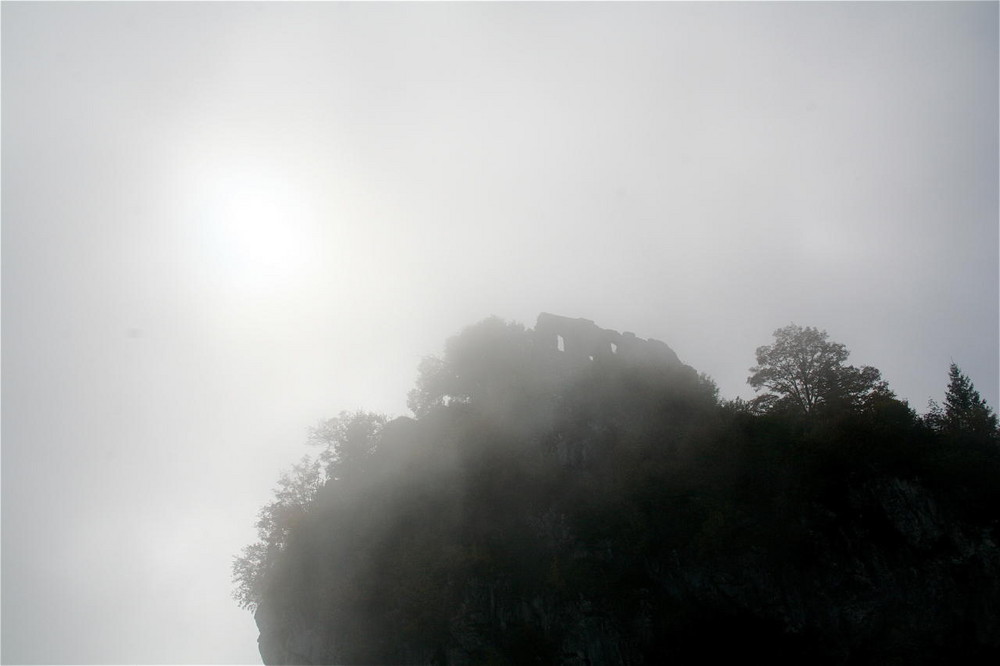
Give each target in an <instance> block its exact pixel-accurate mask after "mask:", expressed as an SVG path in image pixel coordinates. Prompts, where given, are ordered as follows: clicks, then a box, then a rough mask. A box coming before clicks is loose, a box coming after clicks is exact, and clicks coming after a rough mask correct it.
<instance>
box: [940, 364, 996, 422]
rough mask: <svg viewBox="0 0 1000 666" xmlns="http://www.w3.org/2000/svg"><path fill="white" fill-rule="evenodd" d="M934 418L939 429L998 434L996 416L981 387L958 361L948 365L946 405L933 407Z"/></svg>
mask: <svg viewBox="0 0 1000 666" xmlns="http://www.w3.org/2000/svg"><path fill="white" fill-rule="evenodd" d="M931 422H932V424H934V425H935V426H937V428H938V429H939V430H943V431H946V432H952V433H958V432H964V433H968V434H973V435H980V436H989V437H997V436H998V432H997V416H996V414H994V413H993V410H991V409H990V407H989V405H988V404H986V400H984V399H983V398H982V397H981V396H980V395H979V391H977V390H976V387H975V386H974V385H973V383H972V380H970V379H969V377H968V376H966V375H965V374H964V373H963V372H962V371H961V370H960V369H959V367H958V365H956V364H955V363H952V364H951V367H950V368H949V369H948V390H947V392H946V393H945V397H944V408H943V409H941V408H938V409H937V410H932V414H931Z"/></svg>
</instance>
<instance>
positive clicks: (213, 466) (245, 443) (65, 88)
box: [0, 2, 1000, 664]
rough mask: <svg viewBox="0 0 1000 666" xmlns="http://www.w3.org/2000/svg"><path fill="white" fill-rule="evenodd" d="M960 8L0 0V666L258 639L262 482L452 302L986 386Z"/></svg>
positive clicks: (979, 62) (371, 399)
mask: <svg viewBox="0 0 1000 666" xmlns="http://www.w3.org/2000/svg"><path fill="white" fill-rule="evenodd" d="M998 6H1000V5H998V4H997V3H995V2H992V3H989V2H984V3H886V4H870V3H860V4H859V3H849V4H848V3H725V4H723V3H696V4H681V3H640V4H619V3H607V4H606V3H584V4H572V3H554V4H536V3H528V4H522V3H517V4H507V3H496V4H494V3H489V4H482V3H469V4H439V3H433V4H424V3H412V4H411V3H406V4H383V3H362V4H347V3H306V4H288V3H254V4H231V3H211V4H203V3H166V4H159V3H157V4H153V3H65V4H64V3H11V2H4V3H3V5H2V10H0V24H2V40H0V44H2V46H0V49H2V52H0V56H2V102H0V105H2V106H0V113H2V117H0V123H2V208H0V213H2V241H0V248H2V264H0V265H2V283H0V284H2V486H0V487H2V641H0V645H2V653H0V658H2V661H3V662H4V663H76V664H83V663H105V664H124V663H173V664H180V663H199V664H231V663H260V657H259V654H258V652H257V645H256V638H257V631H256V627H255V625H254V622H253V618H252V616H251V615H250V614H249V613H248V612H246V611H243V610H240V609H239V608H238V607H237V606H236V604H235V603H234V602H233V601H232V599H231V598H230V591H231V582H230V569H231V564H232V559H233V557H234V556H235V555H236V554H238V552H239V551H240V549H241V548H242V547H243V546H244V545H246V544H248V543H250V542H252V541H253V540H254V539H255V530H254V522H255V517H256V512H257V510H258V509H259V507H261V506H262V505H263V504H265V503H266V502H267V501H268V500H269V499H270V493H271V489H272V488H273V487H274V485H275V482H276V480H277V478H278V475H279V473H280V472H281V470H283V469H285V468H287V467H288V466H290V465H291V464H292V463H294V462H296V461H297V460H298V459H299V458H300V457H301V456H302V455H304V454H306V453H310V452H313V453H315V452H316V451H312V450H311V449H310V448H309V447H308V446H307V445H306V438H307V434H308V431H309V428H310V427H312V426H315V425H316V424H317V423H318V422H319V421H320V420H321V419H324V418H330V417H333V416H336V415H337V414H338V413H339V412H341V411H342V410H355V409H367V410H374V411H380V412H384V413H387V414H389V415H392V416H395V415H404V414H407V410H406V393H407V391H408V390H409V389H410V388H411V387H412V386H413V383H414V380H415V378H416V371H417V365H418V363H419V362H420V359H421V358H423V357H424V356H426V355H431V354H439V353H440V352H441V351H442V349H443V345H444V342H445V340H446V339H447V338H448V337H449V336H451V335H454V334H456V333H458V332H459V331H460V330H461V329H462V328H463V327H464V326H466V325H469V324H472V323H475V322H477V321H479V320H481V319H483V318H485V317H487V316H490V315H497V316H499V317H502V318H504V319H508V320H514V321H518V322H521V323H523V324H525V325H526V326H529V327H530V326H533V325H534V321H535V318H536V317H537V315H538V313H540V312H543V311H545V312H553V313H556V314H560V315H565V316H571V317H585V318H587V319H591V320H593V321H595V322H596V323H597V324H598V325H599V326H601V327H603V328H611V329H615V330H619V331H633V332H634V333H636V335H638V336H639V337H643V338H656V339H659V340H663V341H664V342H666V343H667V344H669V345H670V346H671V347H672V348H673V349H674V351H676V352H677V354H678V355H679V356H680V358H681V359H682V360H683V361H684V362H686V363H688V364H689V365H692V366H694V367H695V368H696V369H697V370H699V371H701V372H705V373H707V374H709V375H710V376H712V377H713V378H714V379H715V380H716V382H717V383H718V385H719V388H720V392H721V394H722V397H723V398H727V399H728V398H735V397H737V396H741V397H744V398H748V397H752V395H753V392H752V390H751V389H750V388H749V387H748V386H747V384H746V378H747V376H748V374H749V373H748V368H749V367H750V366H752V365H754V350H755V349H756V348H757V347H758V346H760V345H765V344H768V343H769V342H771V340H772V333H773V332H774V330H775V329H777V328H780V327H782V326H785V325H787V324H789V323H792V322H794V323H796V324H799V325H802V326H815V327H818V328H821V329H824V330H826V331H827V332H828V333H829V335H830V339H831V340H833V341H836V342H841V343H844V344H846V345H847V347H848V348H849V349H850V350H851V352H852V355H851V358H850V362H851V363H854V364H858V365H861V364H865V365H873V366H875V367H877V368H879V369H880V370H881V371H882V374H883V376H884V378H885V379H886V380H888V382H889V384H890V386H891V387H892V388H893V389H894V390H895V392H896V393H897V395H899V397H901V398H903V399H905V400H907V401H909V403H910V405H911V406H912V407H913V408H914V409H916V410H917V411H918V412H920V413H923V412H925V411H926V407H927V402H928V400H929V399H931V398H933V399H936V400H938V401H941V400H942V399H943V396H944V390H945V386H946V385H947V379H948V367H949V364H950V363H952V362H955V363H957V364H958V365H959V366H960V367H961V368H962V369H963V371H964V372H965V373H966V374H967V375H969V376H970V378H971V379H972V381H973V382H974V384H975V386H976V387H977V389H978V390H979V391H980V393H981V394H982V396H983V397H984V398H986V399H987V400H988V402H989V404H990V405H991V406H992V407H993V408H994V409H995V408H996V407H997V405H998V396H1000V389H998V384H1000V380H998V374H1000V371H998V366H1000V360H998V350H1000V334H998V321H1000V312H998V307H1000V306H998V303H1000V294H998V284H1000V274H998V227H1000V222H998V198H1000V193H998V182H1000V173H998V153H1000V148H998V124H1000V123H998V118H1000V115H998V98H1000V95H998V78H1000V76H998V62H1000V56H998Z"/></svg>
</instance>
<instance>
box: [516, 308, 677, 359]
mask: <svg viewBox="0 0 1000 666" xmlns="http://www.w3.org/2000/svg"><path fill="white" fill-rule="evenodd" d="M534 339H535V346H536V348H538V349H541V350H544V351H549V352H552V353H554V354H555V353H559V352H560V351H561V352H562V354H564V355H565V356H566V358H567V359H572V360H575V361H578V362H580V363H583V362H586V361H592V360H595V359H598V358H606V357H609V356H614V357H617V358H620V359H621V360H623V361H627V362H630V363H641V364H646V363H654V364H666V365H682V364H681V361H680V359H679V358H678V357H677V354H675V353H674V350H672V349H671V348H670V347H668V346H667V345H666V344H665V343H663V342H660V341H659V340H653V339H649V340H644V339H642V338H637V337H636V336H635V333H629V332H625V333H619V332H618V331H613V330H610V329H605V328H601V327H599V326H597V325H596V324H595V323H594V322H592V321H591V320H589V319H583V318H582V317H581V318H578V319H574V318H572V317H561V316H559V315H554V314H549V313H548V312H543V313H542V314H540V315H538V322H537V323H536V324H535V331H534Z"/></svg>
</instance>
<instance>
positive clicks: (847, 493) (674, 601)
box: [255, 314, 1000, 666]
mask: <svg viewBox="0 0 1000 666" xmlns="http://www.w3.org/2000/svg"><path fill="white" fill-rule="evenodd" d="M411 403H412V406H413V407H414V413H415V414H416V415H417V418H399V419H396V420H393V421H385V420H384V419H382V420H379V419H376V418H373V417H372V416H371V415H365V414H354V415H341V417H340V418H339V419H335V420H333V421H331V424H332V425H331V430H330V432H331V433H334V434H332V435H330V437H329V440H328V444H329V448H328V452H329V454H330V455H328V456H327V458H325V460H326V461H327V463H328V468H327V479H328V480H326V481H325V482H324V483H322V484H320V485H319V486H318V488H317V490H316V492H315V495H314V496H312V497H311V499H310V500H309V502H308V503H306V504H303V505H302V506H301V507H298V509H297V512H294V513H295V520H294V521H290V522H289V525H288V527H287V530H286V531H285V532H283V534H286V538H285V541H284V542H283V543H282V544H280V548H277V547H276V549H275V551H274V552H273V553H272V556H270V558H269V559H268V561H267V562H266V567H265V570H264V571H262V573H261V575H260V597H259V604H258V605H257V608H256V615H255V618H256V621H257V624H258V627H259V628H260V639H259V640H260V652H261V656H262V657H263V660H264V662H265V663H266V664H447V665H449V666H459V665H473V664H532V663H534V664H563V665H567V666H569V665H572V666H584V665H588V666H596V665H607V666H624V665H635V664H663V663H679V664H689V663H690V664H693V663H702V662H703V661H705V660H706V659H712V658H720V659H729V658H738V659H740V660H747V659H758V658H759V659H766V660H767V662H768V663H783V664H784V663H787V664H792V663H794V664H801V663H818V664H939V663H940V664H944V663H987V662H989V663H1000V662H996V661H995V660H996V659H997V657H1000V549H998V546H997V529H998V517H1000V495H998V491H997V485H998V481H1000V455H998V453H997V448H998V447H997V446H996V442H995V441H994V440H993V439H990V438H986V439H982V438H979V439H977V438H975V437H972V436H967V434H966V435H960V434H956V433H951V434H947V433H942V432H939V431H936V430H934V429H933V428H931V427H930V426H928V424H927V423H926V422H925V420H923V419H921V418H920V417H917V416H916V415H915V414H914V413H913V412H912V410H910V409H909V408H908V407H907V406H906V405H905V404H904V403H900V402H898V401H896V400H895V399H892V398H889V397H887V398H885V399H883V400H882V401H881V402H879V403H878V404H875V405H873V406H870V407H866V411H863V412H861V411H857V410H848V409H847V408H843V409H842V410H841V411H829V412H824V413H822V414H819V415H810V416H809V417H808V418H806V417H802V416H796V415H793V414H788V413H763V414H762V413H755V412H753V411H751V410H748V409H746V408H745V406H744V405H741V404H740V403H739V402H729V403H726V402H721V401H720V400H719V399H718V396H717V391H716V389H715V387H714V384H712V382H711V380H709V379H707V378H705V377H703V376H699V375H698V374H697V373H696V372H695V371H694V370H693V369H691V368H690V367H688V366H686V365H684V364H683V363H681V361H680V360H679V359H678V357H677V355H676V354H675V353H674V352H673V351H672V350H671V349H670V348H669V347H668V346H667V345H665V344H664V343H662V342H658V341H655V340H643V339H641V338H637V337H636V336H634V335H631V334H628V333H625V334H620V333H617V332H615V331H609V330H606V329H601V328H599V327H598V326H596V325H595V324H594V323H593V322H591V321H589V320H585V319H571V318H566V317H558V316H555V315H549V314H542V315H541V316H540V317H539V319H538V322H537V324H536V327H535V328H534V329H533V330H531V329H525V328H523V327H521V326H519V325H516V324H511V323H506V322H502V321H500V320H487V321H486V322H482V323H480V324H478V325H476V326H473V327H470V328H469V329H466V331H464V332H463V333H462V334H461V335H459V336H456V338H454V339H452V340H451V341H450V342H449V344H448V348H447V351H446V353H445V355H444V357H443V358H441V359H433V360H431V361H428V362H427V363H425V365H424V366H422V368H421V378H420V380H419V381H418V385H417V387H416V389H415V390H414V393H413V394H411ZM359 443H361V444H359ZM359 451H360V452H361V453H360V454H359V453H358V452H359ZM286 513H287V512H286Z"/></svg>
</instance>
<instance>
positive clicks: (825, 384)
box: [747, 324, 892, 414]
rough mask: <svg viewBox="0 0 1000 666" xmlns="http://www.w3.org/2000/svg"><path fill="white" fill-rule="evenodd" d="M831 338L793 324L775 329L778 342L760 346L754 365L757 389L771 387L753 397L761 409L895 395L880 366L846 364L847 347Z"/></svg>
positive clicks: (858, 403)
mask: <svg viewBox="0 0 1000 666" xmlns="http://www.w3.org/2000/svg"><path fill="white" fill-rule="evenodd" d="M828 337H829V336H828V334H827V332H826V331H821V330H819V329H816V328H812V327H809V326H807V327H805V328H803V327H802V326H796V325H795V324H789V325H788V326H785V327H784V328H779V329H778V330H776V331H775V332H774V338H775V342H774V344H772V345H764V346H761V347H758V348H757V354H756V356H757V365H756V366H754V367H752V368H750V372H751V373H753V374H752V375H750V377H749V378H748V379H747V383H748V384H750V386H752V387H753V389H754V390H755V391H760V390H762V389H764V390H766V391H768V392H767V393H764V394H763V395H761V396H759V397H758V398H757V399H756V400H755V401H754V403H755V407H756V408H757V409H758V410H759V411H774V410H790V411H795V412H799V413H802V414H812V413H814V412H815V411H816V410H817V409H818V408H820V407H821V406H831V407H832V406H837V407H846V408H852V409H857V408H861V407H864V406H866V405H867V404H869V403H870V402H871V401H872V400H873V399H874V398H877V397H880V396H885V397H891V396H892V393H891V392H890V391H889V388H888V385H887V384H886V383H885V382H884V381H883V380H882V374H881V373H880V372H879V371H878V370H877V369H876V368H872V367H870V366H863V367H861V368H855V367H854V366H850V365H845V364H844V362H845V361H846V360H847V357H848V356H849V355H850V352H848V351H847V347H846V346H845V345H843V344H841V343H839V342H831V341H829V340H828Z"/></svg>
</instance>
